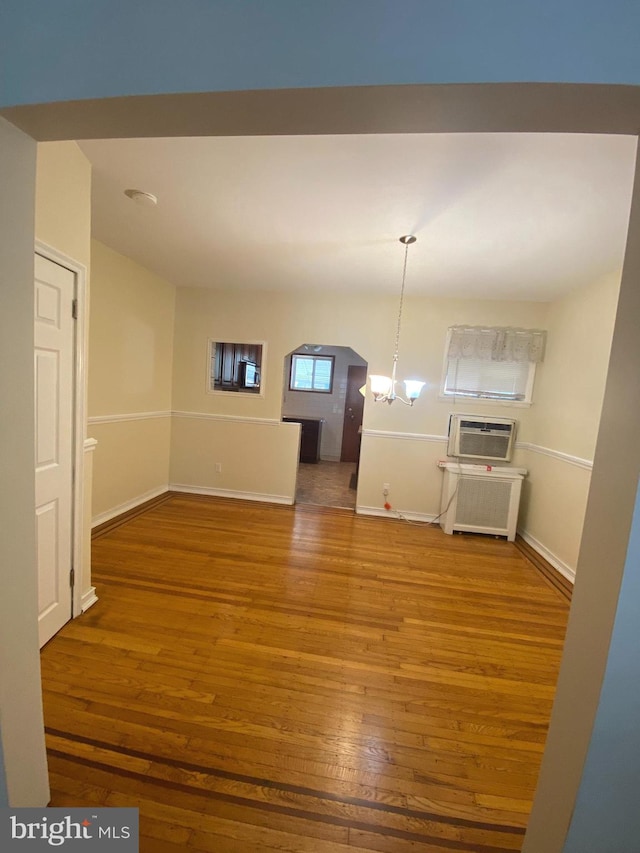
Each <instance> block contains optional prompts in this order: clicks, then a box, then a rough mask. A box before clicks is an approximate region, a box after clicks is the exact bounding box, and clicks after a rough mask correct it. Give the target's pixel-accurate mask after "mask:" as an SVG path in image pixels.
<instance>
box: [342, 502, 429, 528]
mask: <svg viewBox="0 0 640 853" xmlns="http://www.w3.org/2000/svg"><path fill="white" fill-rule="evenodd" d="M356 515H375V516H378V517H379V518H391V519H393V520H395V521H402V520H403V519H405V518H406V519H407V521H421V522H423V523H424V524H431V522H432V521H435V520H436V518H437V516H436V515H427V513H424V512H402V511H400V510H395V509H390V510H386V509H384V507H377V506H362V505H359V506H357V507H356Z"/></svg>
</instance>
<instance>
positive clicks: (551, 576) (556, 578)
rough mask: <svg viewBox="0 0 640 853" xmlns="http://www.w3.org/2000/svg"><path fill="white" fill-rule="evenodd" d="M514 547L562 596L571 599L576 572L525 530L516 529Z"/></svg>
mask: <svg viewBox="0 0 640 853" xmlns="http://www.w3.org/2000/svg"><path fill="white" fill-rule="evenodd" d="M515 544H516V547H517V548H518V549H519V551H520V552H521V553H522V554H523V555H524V556H525V557H526V558H527V559H528V560H529V562H530V563H532V564H533V565H534V566H535V567H536V569H538V571H539V572H540V574H541V575H542V576H543V578H544V579H545V580H546V581H547V582H548V583H549V584H550V586H552V587H553V588H554V589H555V590H556V591H557V592H559V593H560V595H562V596H563V598H566V599H567V601H571V596H572V595H573V584H574V581H575V576H576V573H575V571H574V570H573V569H572V568H570V566H568V565H567V564H566V563H564V562H563V561H562V560H560V559H559V558H558V557H556V556H555V554H553V553H552V552H551V551H549V549H548V548H546V547H545V546H544V545H543V544H542V543H541V542H539V541H538V540H537V539H536V538H535V537H534V536H531V534H530V533H527V532H526V531H525V530H520V531H518V533H517V535H516V540H515Z"/></svg>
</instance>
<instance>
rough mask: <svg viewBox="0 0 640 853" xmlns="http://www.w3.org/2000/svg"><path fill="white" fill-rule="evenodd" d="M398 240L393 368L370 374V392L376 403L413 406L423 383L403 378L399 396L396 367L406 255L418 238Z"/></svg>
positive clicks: (408, 237)
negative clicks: (399, 265)
mask: <svg viewBox="0 0 640 853" xmlns="http://www.w3.org/2000/svg"><path fill="white" fill-rule="evenodd" d="M398 239H399V241H400V242H401V243H402V245H403V246H404V266H403V268H402V286H401V288H400V306H399V309H398V325H397V327H396V340H395V346H394V351H393V368H392V370H391V376H390V377H389V376H380V375H375V374H374V375H372V376H371V377H370V381H371V393H372V394H373V399H374V400H375V402H376V403H389V405H391V403H393V401H394V400H400V402H401V403H404V404H405V405H407V406H413V404H414V402H415V401H416V400H417V399H418V397H419V396H420V392H421V391H422V389H423V387H424V385H425V383H424V382H421V381H419V380H417V379H405V380H404V386H405V392H406V395H407V399H405V398H404V397H401V396H400V394H396V381H397V380H396V368H397V366H398V349H399V345H400V326H401V323H402V307H403V303H404V285H405V281H406V278H407V257H408V254H409V246H410V245H411V244H412V243H415V242H416V240H417V239H418V238H417V237H415V236H414V235H413V234H405V235H404V236H403V237H399V238H398Z"/></svg>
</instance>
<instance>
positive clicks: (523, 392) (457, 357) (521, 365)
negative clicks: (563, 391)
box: [441, 326, 547, 404]
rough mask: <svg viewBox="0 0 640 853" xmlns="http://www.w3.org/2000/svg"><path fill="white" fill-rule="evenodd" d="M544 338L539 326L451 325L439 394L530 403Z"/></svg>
mask: <svg viewBox="0 0 640 853" xmlns="http://www.w3.org/2000/svg"><path fill="white" fill-rule="evenodd" d="M546 338H547V333H546V332H545V331H544V330H542V329H517V328H513V327H499V326H494V327H483V326H451V327H450V328H449V332H448V335H447V344H446V348H445V364H444V371H443V379H442V388H441V394H442V396H443V397H445V398H447V397H470V398H473V399H476V400H496V401H502V402H505V403H524V404H528V403H530V402H531V395H532V391H533V380H534V377H535V372H536V364H537V363H538V362H540V361H542V359H543V356H544V350H545V345H546Z"/></svg>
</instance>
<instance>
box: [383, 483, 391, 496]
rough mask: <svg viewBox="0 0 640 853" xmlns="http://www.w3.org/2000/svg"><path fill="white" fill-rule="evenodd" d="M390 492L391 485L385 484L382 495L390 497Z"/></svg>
mask: <svg viewBox="0 0 640 853" xmlns="http://www.w3.org/2000/svg"><path fill="white" fill-rule="evenodd" d="M390 491H391V486H390V485H389V483H383V484H382V494H383V495H388V494H389V492H390Z"/></svg>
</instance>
